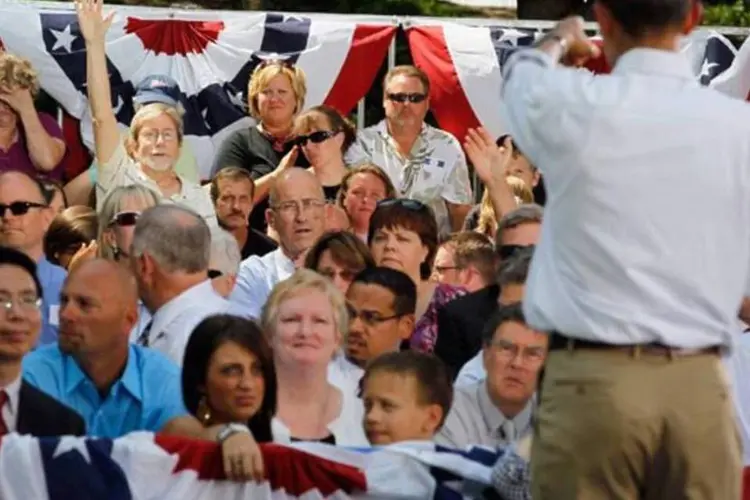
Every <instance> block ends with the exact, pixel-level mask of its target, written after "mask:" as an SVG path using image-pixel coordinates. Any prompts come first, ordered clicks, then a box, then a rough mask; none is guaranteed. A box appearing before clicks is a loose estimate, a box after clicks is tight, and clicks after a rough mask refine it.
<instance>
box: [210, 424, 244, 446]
mask: <svg viewBox="0 0 750 500" xmlns="http://www.w3.org/2000/svg"><path fill="white" fill-rule="evenodd" d="M240 432H244V433H245V434H250V429H248V428H247V426H246V425H243V424H236V423H231V424H226V425H225V426H224V427H222V428H221V430H220V431H219V434H218V435H217V436H216V441H218V442H219V444H221V443H223V442H224V441H226V440H227V439H229V437H230V436H233V435H235V434H238V433H240Z"/></svg>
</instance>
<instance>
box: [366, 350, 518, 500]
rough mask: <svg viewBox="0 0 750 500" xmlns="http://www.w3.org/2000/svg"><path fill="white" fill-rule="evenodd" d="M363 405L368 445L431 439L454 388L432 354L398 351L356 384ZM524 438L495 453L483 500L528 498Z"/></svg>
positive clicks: (374, 365) (380, 359)
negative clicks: (487, 499)
mask: <svg viewBox="0 0 750 500" xmlns="http://www.w3.org/2000/svg"><path fill="white" fill-rule="evenodd" d="M360 396H361V398H362V401H363V403H364V406H365V416H364V421H363V425H364V428H365V434H366V435H367V439H368V440H369V441H370V444H371V445H373V446H384V445H388V444H392V443H398V442H400V441H431V440H432V439H433V437H434V436H435V434H436V433H437V432H438V431H439V430H440V427H441V426H442V425H443V422H445V417H446V416H447V415H448V411H449V410H450V407H451V404H452V402H453V385H452V381H451V379H450V377H449V376H448V373H447V370H446V367H445V365H444V364H443V362H442V361H441V360H440V359H438V358H437V357H435V356H433V355H431V354H423V353H419V352H416V351H402V352H391V353H387V354H382V355H380V356H378V357H377V358H375V359H374V360H372V361H371V362H370V364H369V365H368V366H367V369H366V370H365V373H364V375H363V376H362V379H361V381H360ZM530 445H531V443H530V439H529V437H528V436H527V437H525V438H524V439H521V440H520V442H518V443H516V444H515V445H513V446H509V447H507V448H505V449H504V450H498V452H499V453H498V457H497V461H496V462H495V465H494V466H493V470H492V489H494V491H495V493H494V496H493V495H489V492H485V493H486V494H487V495H488V496H487V497H486V498H497V494H499V495H500V498H505V499H509V500H530V499H531V492H530V483H531V478H530V473H529V462H528V460H529V448H530Z"/></svg>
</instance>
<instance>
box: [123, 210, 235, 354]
mask: <svg viewBox="0 0 750 500" xmlns="http://www.w3.org/2000/svg"><path fill="white" fill-rule="evenodd" d="M210 252H211V232H210V230H209V228H208V225H207V224H206V222H205V221H204V220H203V219H202V218H201V217H200V216H199V215H198V214H196V213H195V212H193V211H191V210H189V209H187V208H183V207H180V206H177V205H166V204H165V205H157V206H155V207H151V208H149V209H148V210H146V211H144V212H143V213H142V214H141V216H140V217H139V219H138V223H137V224H136V226H135V233H134V235H133V245H132V247H131V252H130V263H131V266H132V269H133V274H134V275H135V278H136V282H137V283H138V294H139V295H140V297H141V300H142V301H143V303H144V304H145V305H146V307H147V308H148V310H149V311H150V312H151V314H152V319H151V322H150V323H149V324H148V325H147V326H146V328H145V329H144V330H143V332H142V333H141V335H140V336H139V337H138V343H139V344H141V345H144V346H148V347H153V348H154V349H156V350H158V351H160V352H162V353H163V354H165V355H166V356H168V357H169V358H171V359H172V360H173V361H174V362H175V363H177V364H178V365H179V366H182V357H183V354H184V351H185V346H186V345H187V341H188V338H189V337H190V334H191V333H192V331H193V328H195V326H196V325H197V324H198V323H200V322H201V321H202V320H203V319H204V318H206V317H207V316H210V315H213V314H219V313H226V312H227V311H228V310H229V308H230V303H229V302H228V301H227V300H226V299H224V298H222V297H221V296H220V295H219V294H218V293H216V291H215V290H214V288H213V286H212V284H211V280H210V279H208V263H209V258H210Z"/></svg>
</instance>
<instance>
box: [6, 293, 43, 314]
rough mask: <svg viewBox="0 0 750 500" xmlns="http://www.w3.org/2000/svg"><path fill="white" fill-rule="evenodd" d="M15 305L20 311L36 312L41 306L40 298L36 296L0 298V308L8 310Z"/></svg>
mask: <svg viewBox="0 0 750 500" xmlns="http://www.w3.org/2000/svg"><path fill="white" fill-rule="evenodd" d="M14 305H17V306H18V307H19V309H21V311H24V312H37V311H39V309H40V308H41V307H42V299H40V298H38V297H20V298H18V299H11V298H5V299H0V309H5V311H6V312H10V311H11V310H12V309H13V306H14Z"/></svg>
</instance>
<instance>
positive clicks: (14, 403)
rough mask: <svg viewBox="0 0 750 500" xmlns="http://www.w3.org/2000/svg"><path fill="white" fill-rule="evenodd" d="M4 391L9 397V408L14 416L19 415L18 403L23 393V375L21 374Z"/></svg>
mask: <svg viewBox="0 0 750 500" xmlns="http://www.w3.org/2000/svg"><path fill="white" fill-rule="evenodd" d="M3 390H4V391H5V394H7V395H8V408H9V409H10V413H11V414H12V415H17V414H18V403H19V401H18V400H19V397H20V392H21V374H20V373H19V374H18V376H17V377H16V379H15V380H14V381H13V382H11V383H10V384H8V385H6V386H5V387H4V388H3Z"/></svg>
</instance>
